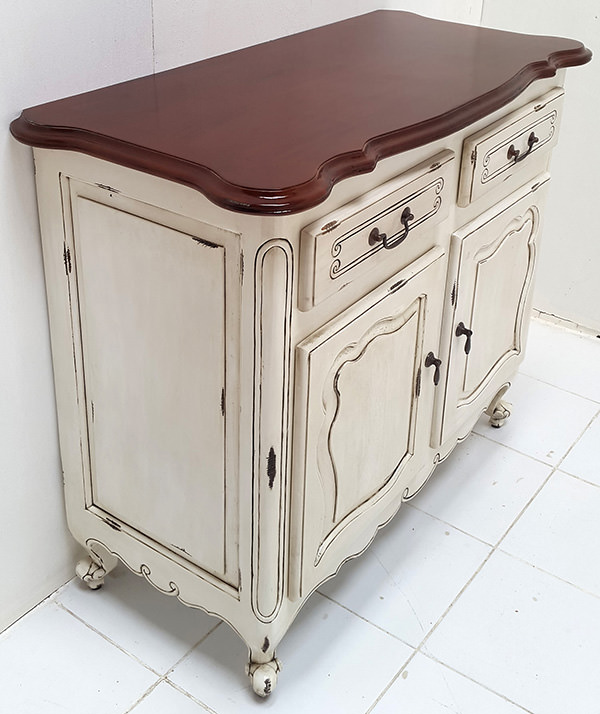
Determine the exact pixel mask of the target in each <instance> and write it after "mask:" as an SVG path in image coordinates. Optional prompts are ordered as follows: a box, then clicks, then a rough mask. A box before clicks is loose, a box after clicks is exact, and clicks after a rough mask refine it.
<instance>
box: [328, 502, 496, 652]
mask: <svg viewBox="0 0 600 714" xmlns="http://www.w3.org/2000/svg"><path fill="white" fill-rule="evenodd" d="M490 550H491V548H489V547H488V546H486V545H484V544H483V543H480V542H479V541H476V540H474V539H473V538H471V537H469V536H467V535H465V534H464V533H460V532H459V531H457V530H456V529H455V528H452V527H451V526H448V525H446V524H445V523H442V522H441V521H439V520H437V519H435V518H432V517H431V516H429V515H427V514H426V513H423V512H422V511H418V510H416V509H414V508H411V507H410V506H408V505H405V506H403V507H402V508H401V509H400V512H399V513H398V515H397V516H396V517H395V519H394V520H393V521H392V522H391V523H390V524H389V525H388V526H386V527H385V528H384V529H383V530H382V531H381V532H380V533H378V534H377V537H376V538H375V540H374V541H373V543H372V544H371V545H370V546H369V548H368V549H367V551H365V553H363V554H362V555H361V557H360V558H357V559H356V560H353V561H350V562H348V563H346V564H345V565H344V567H343V568H342V570H341V571H340V572H339V573H338V575H337V576H336V577H335V578H333V580H330V581H329V582H327V583H325V585H323V586H321V588H320V592H323V593H324V594H326V595H327V596H328V597H331V598H332V599H334V600H335V601H336V602H338V603H340V604H342V605H344V606H345V607H347V608H349V609H350V610H352V612H355V613H357V614H358V615H360V616H361V617H364V618H365V619H367V620H369V621H370V622H372V623H374V624H376V625H378V626H379V627H381V628H382V629H384V630H386V631H387V632H390V633H392V634H393V635H395V636H396V637H399V638H400V639H401V640H403V641H404V642H407V643H408V644H409V645H411V646H413V647H417V646H418V645H419V644H420V642H421V641H422V640H423V638H424V636H425V635H426V634H427V633H428V632H429V630H430V629H431V628H432V627H433V625H434V624H435V623H436V622H437V620H438V619H439V618H440V616H441V615H442V614H443V613H444V610H446V608H447V607H448V605H450V603H451V602H452V600H453V599H454V598H455V597H456V595H458V593H459V592H460V590H461V589H462V587H463V586H464V585H465V583H466V582H467V581H468V580H469V578H470V577H471V576H472V575H473V573H475V572H476V570H477V568H478V567H479V566H480V565H481V563H482V562H483V561H484V560H485V558H486V557H487V555H488V554H489V552H490Z"/></svg>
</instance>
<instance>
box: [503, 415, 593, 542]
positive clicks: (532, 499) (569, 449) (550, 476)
mask: <svg viewBox="0 0 600 714" xmlns="http://www.w3.org/2000/svg"><path fill="white" fill-rule="evenodd" d="M598 414H600V411H598V412H596V414H594V416H593V417H592V418H591V419H590V420H589V421H588V423H587V424H586V425H585V427H584V428H583V430H582V431H581V433H580V434H579V436H578V437H576V438H575V439H574V440H573V441H572V442H571V445H570V446H569V448H568V449H567V450H566V451H565V453H564V454H563V455H562V456H561V457H560V459H559V460H558V461H557V463H556V465H555V466H554V467H553V468H552V471H551V472H550V473H549V474H548V476H547V477H546V478H545V479H544V481H543V483H542V484H541V486H540V487H539V488H538V489H537V490H536V492H535V493H534V494H533V496H532V497H531V498H530V499H529V501H528V502H527V503H526V504H525V506H524V507H523V508H522V509H521V511H520V512H519V513H518V514H517V516H516V518H515V519H514V520H513V521H512V523H511V524H510V526H509V527H508V528H507V529H506V531H505V532H504V534H503V535H502V536H501V537H500V539H499V540H498V541H497V542H496V543H495V544H494V550H496V549H497V548H498V547H499V546H500V544H501V543H502V541H503V540H504V539H505V538H506V536H507V535H508V534H509V533H510V531H511V530H512V529H513V528H514V527H515V525H516V524H517V522H518V521H519V519H520V518H521V517H522V516H523V514H524V513H525V511H526V510H527V509H528V508H529V506H530V505H531V504H532V503H533V501H534V499H535V498H536V497H537V496H538V494H539V493H540V492H541V490H542V489H543V488H544V486H545V485H546V484H547V483H548V481H549V480H550V479H551V478H552V476H554V474H555V473H556V472H557V471H559V470H560V467H561V465H562V463H563V461H564V460H565V459H566V458H567V456H568V455H569V454H570V453H571V451H572V450H573V449H574V448H575V447H576V446H577V444H578V443H579V441H580V439H581V438H582V436H583V435H584V434H585V432H586V431H587V430H588V429H589V427H590V426H591V424H592V422H593V421H594V419H596V417H597V416H598Z"/></svg>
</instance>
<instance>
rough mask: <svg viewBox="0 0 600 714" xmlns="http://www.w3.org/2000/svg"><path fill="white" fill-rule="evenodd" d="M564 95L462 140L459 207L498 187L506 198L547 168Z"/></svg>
mask: <svg viewBox="0 0 600 714" xmlns="http://www.w3.org/2000/svg"><path fill="white" fill-rule="evenodd" d="M563 96H564V92H563V90H562V89H556V90H552V91H551V92H549V93H548V94H546V95H545V96H544V97H541V98H540V99H539V100H538V101H536V102H532V103H531V104H528V105H527V106H526V107H523V108H522V109H519V110H518V111H517V112H514V113H513V114H510V115H509V116H508V117H505V118H504V119H502V120H500V121H499V122H496V123H495V124H492V125H491V126H489V127H486V128H485V129H484V130H483V131H481V132H478V133H477V134H474V135H473V136H471V137H469V138H468V139H466V140H465V143H464V147H463V158H462V170H461V181H460V190H459V200H458V204H459V205H460V206H467V205H469V203H471V202H473V201H476V200H477V199H478V198H481V197H482V196H484V195H485V194H486V193H488V192H489V191H491V190H492V189H493V188H495V187H497V186H505V188H506V194H508V193H509V192H510V191H511V190H513V188H517V187H518V186H521V185H523V184H524V183H526V182H527V181H529V179H531V178H533V177H534V176H536V175H537V174H538V173H539V172H540V171H541V170H543V169H545V168H546V162H547V161H548V158H549V154H550V150H551V149H552V148H553V147H554V145H555V144H556V142H557V139H558V124H559V122H560V116H561V111H562V101H563Z"/></svg>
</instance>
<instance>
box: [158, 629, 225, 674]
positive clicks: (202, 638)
mask: <svg viewBox="0 0 600 714" xmlns="http://www.w3.org/2000/svg"><path fill="white" fill-rule="evenodd" d="M222 624H223V620H219V622H217V624H216V625H215V626H214V627H211V628H210V630H209V631H208V632H206V633H205V634H204V635H202V637H201V638H200V639H199V640H198V642H196V643H195V644H194V645H192V647H190V648H189V650H187V652H185V654H183V655H182V656H181V657H180V658H179V659H178V660H177V661H176V662H175V664H173V665H172V666H171V667H169V669H167V671H166V672H165V673H164V675H163V677H165V678H166V677H168V676H169V675H170V674H171V672H173V670H174V669H175V667H178V666H179V665H180V664H181V663H182V662H183V660H184V659H185V658H186V657H188V656H189V655H190V654H191V653H192V652H193V651H194V650H195V649H196V647H198V646H199V645H201V644H202V643H203V642H204V640H205V639H206V638H207V637H209V636H210V635H212V633H213V632H214V631H215V630H216V629H217V628H218V627H220V626H221V625H222Z"/></svg>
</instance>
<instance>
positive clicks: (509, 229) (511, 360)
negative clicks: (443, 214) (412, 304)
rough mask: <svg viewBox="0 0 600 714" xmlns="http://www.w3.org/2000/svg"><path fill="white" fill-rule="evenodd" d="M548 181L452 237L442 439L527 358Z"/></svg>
mask: <svg viewBox="0 0 600 714" xmlns="http://www.w3.org/2000/svg"><path fill="white" fill-rule="evenodd" d="M548 179H549V175H548V174H544V175H543V176H540V177H538V179H537V180H536V181H534V182H532V183H531V184H529V185H527V186H524V187H523V188H521V189H519V190H518V191H516V192H515V193H513V194H512V195H511V196H509V197H508V198H507V199H506V200H505V201H503V202H502V203H500V204H498V205H496V206H494V207H493V208H492V209H490V210H489V211H486V212H485V213H483V214H482V215H481V216H478V217H477V218H476V219H475V220H474V221H472V222H471V223H468V224H467V225H465V226H463V227H462V228H460V229H459V230H457V231H456V232H455V233H454V234H453V236H452V242H451V250H450V263H451V268H450V273H449V274H450V280H449V306H448V309H447V310H446V315H445V320H444V322H445V325H444V336H445V343H446V345H445V351H446V353H447V355H448V357H447V365H448V371H447V379H446V389H445V391H444V392H441V393H440V397H441V401H442V404H441V405H440V406H441V409H438V415H439V416H440V417H441V418H440V419H438V421H437V424H436V428H435V430H434V442H437V443H438V444H439V443H443V442H444V441H446V440H447V439H449V438H452V437H454V438H455V437H458V438H460V437H461V436H464V435H465V434H466V433H467V432H468V431H469V430H470V429H471V428H472V426H473V423H474V422H475V421H476V420H477V418H478V416H479V414H480V413H481V412H482V411H483V410H484V409H486V407H487V406H488V404H489V402H490V400H492V399H493V397H494V396H495V394H496V392H497V391H498V390H499V389H500V388H501V387H502V386H503V385H504V384H506V383H507V381H508V380H509V379H510V378H511V377H512V375H513V374H514V371H515V369H516V367H517V365H518V363H519V362H520V361H521V359H522V357H523V346H524V342H525V338H526V334H527V325H528V318H529V306H530V298H531V285H532V279H533V271H534V265H535V261H536V242H537V239H538V235H539V231H540V219H541V210H542V203H543V197H544V193H545V189H546V186H547V183H548Z"/></svg>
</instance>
